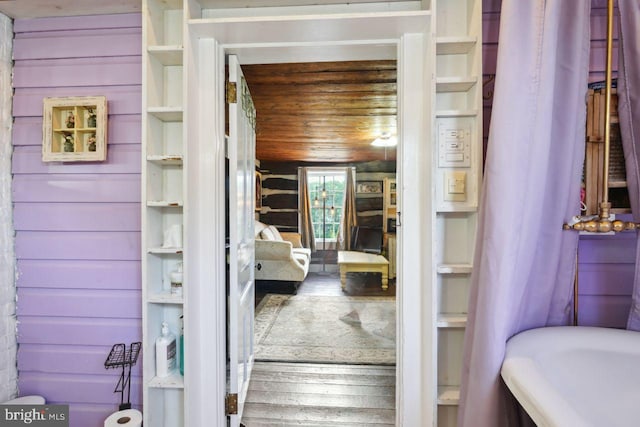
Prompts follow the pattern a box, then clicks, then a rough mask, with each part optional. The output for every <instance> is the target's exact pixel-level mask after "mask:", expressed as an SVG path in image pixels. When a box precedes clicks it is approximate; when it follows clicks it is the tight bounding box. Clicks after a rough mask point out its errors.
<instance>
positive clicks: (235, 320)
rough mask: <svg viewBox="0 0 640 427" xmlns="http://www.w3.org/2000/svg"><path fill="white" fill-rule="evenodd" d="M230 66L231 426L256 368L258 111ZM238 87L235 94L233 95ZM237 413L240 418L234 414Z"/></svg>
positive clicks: (230, 60) (235, 69)
mask: <svg viewBox="0 0 640 427" xmlns="http://www.w3.org/2000/svg"><path fill="white" fill-rule="evenodd" d="M228 63H229V76H228V77H229V83H230V85H229V89H228V92H229V95H228V97H227V102H228V103H229V238H230V239H229V244H230V248H229V259H230V266H229V298H228V304H229V310H228V311H227V313H228V319H227V323H228V334H229V340H228V351H229V398H230V399H231V400H232V401H233V400H235V401H236V402H237V404H236V405H231V406H236V408H237V410H236V411H233V410H230V411H229V412H230V426H231V427H237V426H239V425H240V419H241V418H242V408H243V406H244V400H245V397H246V395H247V389H248V387H249V376H250V375H251V368H252V367H253V320H254V302H255V286H254V271H253V264H254V232H253V230H254V223H253V215H254V208H255V198H254V195H255V180H254V174H255V151H256V137H255V123H256V120H255V118H256V111H255V108H254V106H253V101H252V100H251V94H250V93H249V88H248V86H247V83H246V81H245V79H244V76H243V75H242V70H241V69H240V64H239V63H238V59H237V58H236V57H235V56H233V55H231V56H229V57H228ZM234 88H235V95H234ZM233 412H236V414H233Z"/></svg>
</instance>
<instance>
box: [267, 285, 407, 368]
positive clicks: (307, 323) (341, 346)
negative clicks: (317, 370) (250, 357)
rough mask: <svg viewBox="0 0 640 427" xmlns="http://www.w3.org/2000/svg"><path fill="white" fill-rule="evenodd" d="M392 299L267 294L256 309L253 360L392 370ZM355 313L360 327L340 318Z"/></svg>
mask: <svg viewBox="0 0 640 427" xmlns="http://www.w3.org/2000/svg"><path fill="white" fill-rule="evenodd" d="M395 304H396V302H395V298H393V297H349V296H316V295H275V294H267V295H266V296H265V298H264V299H263V300H262V301H261V302H260V304H259V306H258V307H257V309H256V321H255V358H256V360H259V361H279V362H311V363H352V364H374V365H394V364H395V360H396V354H395V346H396V344H395V315H396V310H395ZM352 310H357V311H358V314H359V316H360V320H361V324H359V325H358V324H356V325H354V324H348V323H345V322H343V321H341V320H340V317H341V316H343V315H345V314H347V313H349V312H351V311H352Z"/></svg>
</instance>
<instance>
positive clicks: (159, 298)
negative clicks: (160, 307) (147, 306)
mask: <svg viewBox="0 0 640 427" xmlns="http://www.w3.org/2000/svg"><path fill="white" fill-rule="evenodd" d="M147 302H149V303H153V304H183V303H184V299H183V298H182V296H181V295H172V294H171V293H169V292H162V293H156V294H152V295H149V296H148V297H147Z"/></svg>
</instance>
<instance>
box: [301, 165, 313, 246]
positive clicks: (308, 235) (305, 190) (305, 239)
mask: <svg viewBox="0 0 640 427" xmlns="http://www.w3.org/2000/svg"><path fill="white" fill-rule="evenodd" d="M308 172H309V171H308V168H298V206H299V207H300V208H299V212H298V214H299V216H300V222H299V224H300V235H301V240H302V246H304V247H305V248H310V249H311V251H312V252H315V250H316V239H315V238H314V236H313V223H312V222H311V199H310V198H309V185H308V182H309V180H308V175H309V173H308Z"/></svg>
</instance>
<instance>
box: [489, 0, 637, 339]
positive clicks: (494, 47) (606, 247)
mask: <svg viewBox="0 0 640 427" xmlns="http://www.w3.org/2000/svg"><path fill="white" fill-rule="evenodd" d="M500 5H501V1H500V0H484V1H483V81H484V82H485V85H484V88H483V94H484V99H485V100H484V109H483V112H484V141H485V148H486V144H487V140H488V136H489V124H490V121H491V105H492V101H493V99H492V94H493V80H492V79H493V76H495V72H496V59H497V52H498V35H499V22H500ZM606 6H607V5H606V0H592V2H591V7H592V10H591V54H590V62H589V81H591V82H594V81H602V80H604V71H605V53H606V45H605V43H606V42H605V40H606ZM617 31H618V27H617V22H616V23H615V25H614V44H613V70H614V77H615V76H616V73H615V71H616V70H617V63H618V56H617V49H618V43H617ZM559 232H560V231H559ZM635 239H636V235H635V233H631V234H620V235H617V236H589V237H584V236H583V237H581V238H580V247H579V251H578V253H579V258H578V261H579V264H578V277H579V285H580V291H579V300H578V301H579V322H580V324H582V325H590V326H606V327H619V328H623V327H625V325H626V321H627V315H628V313H629V308H630V306H631V297H630V296H631V292H632V288H633V276H634V271H635V266H634V263H635V252H636V250H635Z"/></svg>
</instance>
